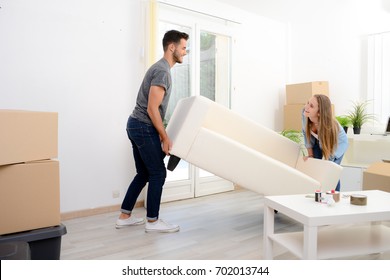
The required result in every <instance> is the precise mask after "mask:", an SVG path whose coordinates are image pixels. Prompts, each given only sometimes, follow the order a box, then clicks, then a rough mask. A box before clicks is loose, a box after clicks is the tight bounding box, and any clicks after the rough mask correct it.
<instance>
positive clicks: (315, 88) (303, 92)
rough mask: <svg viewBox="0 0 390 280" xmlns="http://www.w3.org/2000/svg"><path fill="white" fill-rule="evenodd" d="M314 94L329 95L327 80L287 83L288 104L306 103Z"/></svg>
mask: <svg viewBox="0 0 390 280" xmlns="http://www.w3.org/2000/svg"><path fill="white" fill-rule="evenodd" d="M314 94H324V95H327V96H329V84H328V82H326V81H320V82H309V83H302V84H290V85H286V104H302V103H303V104H305V103H306V102H307V101H308V100H309V99H310V97H312V96H313V95H314Z"/></svg>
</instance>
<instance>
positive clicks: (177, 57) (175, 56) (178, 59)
mask: <svg viewBox="0 0 390 280" xmlns="http://www.w3.org/2000/svg"><path fill="white" fill-rule="evenodd" d="M180 58H181V59H180ZM173 59H174V61H175V62H176V63H182V62H183V57H181V56H179V55H178V54H177V53H176V52H174V53H173Z"/></svg>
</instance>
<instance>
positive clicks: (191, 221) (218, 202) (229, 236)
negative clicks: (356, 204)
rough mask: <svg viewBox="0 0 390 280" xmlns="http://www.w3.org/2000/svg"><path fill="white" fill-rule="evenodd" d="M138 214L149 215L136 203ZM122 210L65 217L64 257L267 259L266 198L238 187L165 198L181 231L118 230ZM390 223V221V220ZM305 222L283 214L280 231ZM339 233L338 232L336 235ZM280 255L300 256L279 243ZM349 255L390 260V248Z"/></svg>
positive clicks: (164, 211) (165, 214) (166, 210)
mask: <svg viewBox="0 0 390 280" xmlns="http://www.w3.org/2000/svg"><path fill="white" fill-rule="evenodd" d="M133 213H134V215H136V216H139V217H144V216H145V209H143V208H136V209H135V210H134V212H133ZM118 214H119V213H118V212H113V213H107V214H100V215H95V216H90V217H84V218H77V219H72V220H67V221H64V222H63V224H64V225H65V226H66V228H67V234H65V235H63V236H62V244H61V259H63V260H82V259H86V260H126V259H134V260H144V259H145V260H146V259H148V260H223V259H229V260H244V259H245V260H250V259H254V260H256V259H262V258H263V256H262V247H263V244H262V240H263V197H262V196H261V195H258V194H256V193H253V192H250V191H246V190H239V191H232V192H227V193H223V194H218V195H211V196H207V197H201V198H195V199H190V200H183V201H176V202H169V203H164V204H162V205H161V211H160V217H161V218H163V219H166V220H167V221H168V222H171V223H176V224H178V225H180V227H181V230H180V232H178V233H165V234H164V233H145V229H144V225H140V226H133V227H128V228H122V229H115V221H116V219H117V217H118ZM389 226H390V225H389ZM298 230H299V231H300V230H302V226H301V225H300V224H298V223H296V222H295V221H294V220H292V219H290V218H288V217H287V216H284V215H283V214H281V213H278V214H277V215H276V217H275V231H277V232H286V231H298ZM335 238H337V237H335ZM274 255H275V259H285V260H286V259H287V260H289V259H296V257H295V256H294V255H292V254H291V253H289V252H287V251H286V250H285V249H284V248H282V247H280V246H278V245H275V246H274ZM350 259H386V260H388V259H390V252H385V253H381V254H373V255H363V256H357V257H352V258H350Z"/></svg>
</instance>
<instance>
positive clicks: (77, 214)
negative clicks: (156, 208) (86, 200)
mask: <svg viewBox="0 0 390 280" xmlns="http://www.w3.org/2000/svg"><path fill="white" fill-rule="evenodd" d="M120 207H121V205H120V204H117V205H111V206H104V207H98V208H93V209H84V210H78V211H72V212H66V213H61V221H66V220H71V219H76V218H82V217H89V216H93V215H99V214H105V213H110V212H116V211H118V212H119V210H120ZM135 207H136V208H137V207H144V201H143V200H142V201H138V202H137V203H136V204H135Z"/></svg>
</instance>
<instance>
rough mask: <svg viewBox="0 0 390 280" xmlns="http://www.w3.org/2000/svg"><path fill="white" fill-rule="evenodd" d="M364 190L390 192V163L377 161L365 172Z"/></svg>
mask: <svg viewBox="0 0 390 280" xmlns="http://www.w3.org/2000/svg"><path fill="white" fill-rule="evenodd" d="M363 190H381V191H385V192H390V163H387V162H375V163H373V164H371V165H370V166H369V167H368V168H367V170H365V171H364V172H363Z"/></svg>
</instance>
